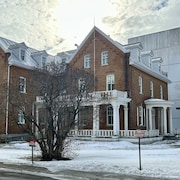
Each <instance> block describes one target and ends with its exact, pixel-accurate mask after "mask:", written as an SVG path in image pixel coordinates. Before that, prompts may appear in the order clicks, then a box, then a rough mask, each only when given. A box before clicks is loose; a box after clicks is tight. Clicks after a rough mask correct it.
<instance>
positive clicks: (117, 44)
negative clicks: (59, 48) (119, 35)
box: [70, 26, 129, 62]
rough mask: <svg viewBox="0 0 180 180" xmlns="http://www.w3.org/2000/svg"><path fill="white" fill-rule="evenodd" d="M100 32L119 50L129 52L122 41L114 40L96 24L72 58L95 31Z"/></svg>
mask: <svg viewBox="0 0 180 180" xmlns="http://www.w3.org/2000/svg"><path fill="white" fill-rule="evenodd" d="M95 32H98V33H99V34H100V35H102V36H103V37H104V38H105V39H106V40H108V41H109V42H110V43H111V44H113V45H114V46H115V47H117V48H118V49H119V50H121V51H122V52H123V53H127V52H129V51H128V50H126V49H125V48H124V47H123V45H121V44H120V43H118V42H116V41H114V40H113V39H111V38H110V37H109V36H108V35H106V34H105V33H104V32H102V31H101V30H100V29H99V28H97V27H96V26H94V27H93V28H92V30H91V31H90V32H89V33H88V35H87V36H86V37H85V39H84V40H83V41H82V43H81V44H80V45H79V46H78V48H77V51H76V52H75V53H74V55H73V56H72V57H71V59H70V62H71V60H72V59H73V58H74V57H75V56H76V54H77V53H78V52H79V51H80V49H81V48H82V47H83V45H84V44H85V43H86V42H87V40H88V39H89V38H90V36H92V35H93V33H95Z"/></svg>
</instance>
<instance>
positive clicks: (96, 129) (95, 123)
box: [93, 105, 99, 137]
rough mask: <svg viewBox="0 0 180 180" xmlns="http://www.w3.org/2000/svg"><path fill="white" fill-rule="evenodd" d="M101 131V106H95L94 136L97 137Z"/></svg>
mask: <svg viewBox="0 0 180 180" xmlns="http://www.w3.org/2000/svg"><path fill="white" fill-rule="evenodd" d="M98 130H99V105H93V136H94V137H95V136H96V135H97V133H98Z"/></svg>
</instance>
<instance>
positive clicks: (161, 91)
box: [160, 85, 163, 99]
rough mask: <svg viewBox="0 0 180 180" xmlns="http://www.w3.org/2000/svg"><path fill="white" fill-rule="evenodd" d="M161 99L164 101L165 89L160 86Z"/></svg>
mask: <svg viewBox="0 0 180 180" xmlns="http://www.w3.org/2000/svg"><path fill="white" fill-rule="evenodd" d="M160 99H163V87H162V85H160Z"/></svg>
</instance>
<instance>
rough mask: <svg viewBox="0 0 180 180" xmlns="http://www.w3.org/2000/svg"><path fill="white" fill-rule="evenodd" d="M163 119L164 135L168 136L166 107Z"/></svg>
mask: <svg viewBox="0 0 180 180" xmlns="http://www.w3.org/2000/svg"><path fill="white" fill-rule="evenodd" d="M163 118H164V134H167V113H166V107H163Z"/></svg>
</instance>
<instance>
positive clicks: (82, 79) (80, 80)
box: [78, 78, 86, 93]
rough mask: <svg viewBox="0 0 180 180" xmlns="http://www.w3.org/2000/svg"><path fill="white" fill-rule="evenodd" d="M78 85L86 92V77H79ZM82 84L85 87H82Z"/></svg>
mask: <svg viewBox="0 0 180 180" xmlns="http://www.w3.org/2000/svg"><path fill="white" fill-rule="evenodd" d="M78 85H79V91H81V92H83V93H85V92H86V82H85V79H84V78H80V79H79V81H78ZM82 86H84V87H83V88H82Z"/></svg>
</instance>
